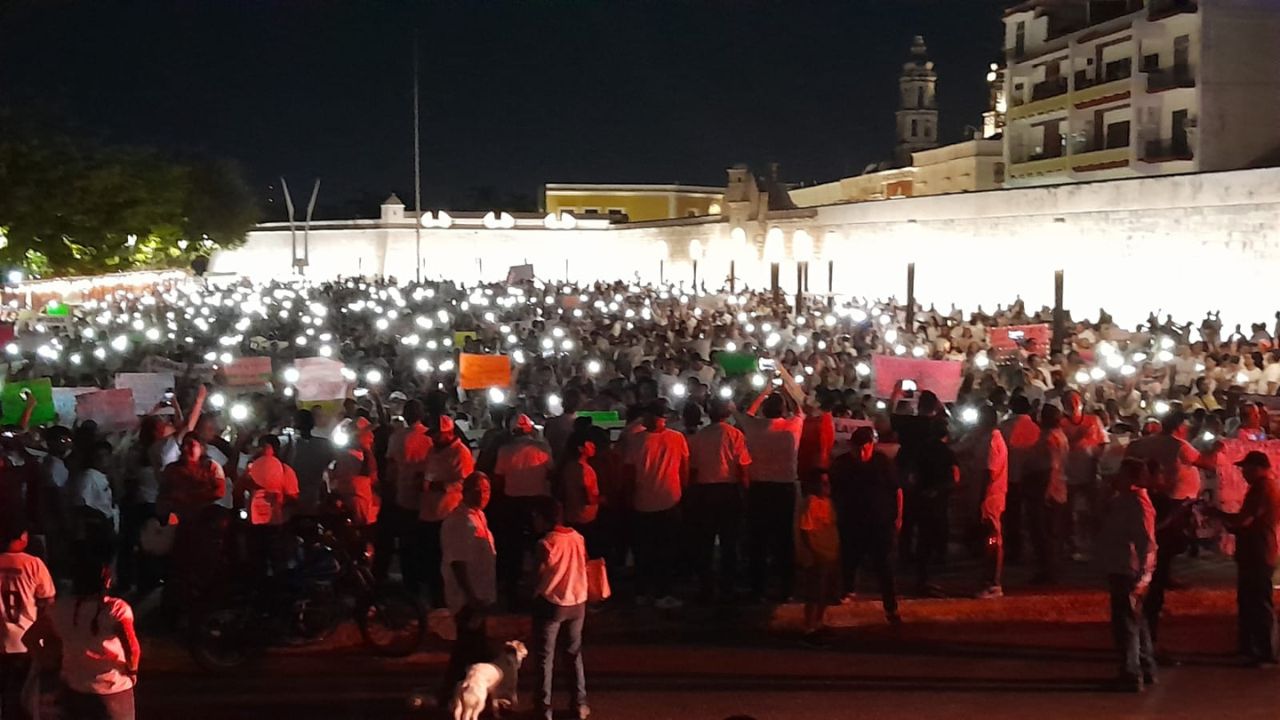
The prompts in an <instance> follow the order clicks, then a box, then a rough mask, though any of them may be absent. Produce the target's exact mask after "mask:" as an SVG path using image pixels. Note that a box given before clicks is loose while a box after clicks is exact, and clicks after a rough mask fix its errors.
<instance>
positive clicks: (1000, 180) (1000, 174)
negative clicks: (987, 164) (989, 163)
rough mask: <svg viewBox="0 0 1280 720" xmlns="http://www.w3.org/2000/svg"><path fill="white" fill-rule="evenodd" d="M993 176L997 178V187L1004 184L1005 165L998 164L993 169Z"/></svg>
mask: <svg viewBox="0 0 1280 720" xmlns="http://www.w3.org/2000/svg"><path fill="white" fill-rule="evenodd" d="M991 174H992V175H994V176H995V181H996V184H997V185H1001V184H1004V163H1002V162H998V163H996V164H995V166H994V167H993V168H992V169H991Z"/></svg>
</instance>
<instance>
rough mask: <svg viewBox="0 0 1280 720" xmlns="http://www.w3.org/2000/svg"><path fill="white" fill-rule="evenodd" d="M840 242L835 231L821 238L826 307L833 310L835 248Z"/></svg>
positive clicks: (834, 298) (834, 299)
mask: <svg viewBox="0 0 1280 720" xmlns="http://www.w3.org/2000/svg"><path fill="white" fill-rule="evenodd" d="M839 242H840V233H838V232H836V231H835V230H828V231H827V234H826V235H823V236H822V252H823V254H825V255H826V256H827V307H828V308H833V307H835V304H836V288H835V285H836V261H835V248H836V245H837V244H838V243H839Z"/></svg>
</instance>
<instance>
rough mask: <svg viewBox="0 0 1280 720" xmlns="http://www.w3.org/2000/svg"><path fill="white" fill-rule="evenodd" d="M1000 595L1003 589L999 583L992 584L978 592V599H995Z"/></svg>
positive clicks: (1000, 596)
mask: <svg viewBox="0 0 1280 720" xmlns="http://www.w3.org/2000/svg"><path fill="white" fill-rule="evenodd" d="M1002 597H1004V589H1003V588H1001V587H1000V586H999V585H992V586H991V587H989V588H987V589H986V590H983V591H982V592H980V593H978V599H979V600H995V599H996V598H1002Z"/></svg>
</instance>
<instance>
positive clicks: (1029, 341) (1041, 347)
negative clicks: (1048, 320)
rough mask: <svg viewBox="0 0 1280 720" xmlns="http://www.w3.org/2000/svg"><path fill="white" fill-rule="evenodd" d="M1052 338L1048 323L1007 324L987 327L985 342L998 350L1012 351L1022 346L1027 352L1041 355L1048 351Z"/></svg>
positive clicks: (1051, 329)
mask: <svg viewBox="0 0 1280 720" xmlns="http://www.w3.org/2000/svg"><path fill="white" fill-rule="evenodd" d="M1052 340H1053V328H1051V327H1049V326H1048V325H1009V326H1005V327H993V328H987V342H989V343H990V344H991V347H992V349H994V350H996V351H998V352H1013V351H1014V350H1017V349H1018V348H1024V349H1025V350H1026V351H1027V352H1031V353H1036V354H1040V355H1043V354H1045V353H1046V352H1048V351H1049V344H1050V343H1051V342H1052Z"/></svg>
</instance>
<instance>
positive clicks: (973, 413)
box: [960, 407, 978, 425]
mask: <svg viewBox="0 0 1280 720" xmlns="http://www.w3.org/2000/svg"><path fill="white" fill-rule="evenodd" d="M960 421H961V422H963V423H964V424H965V425H977V424H978V408H976V407H966V408H964V409H963V410H961V411H960Z"/></svg>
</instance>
